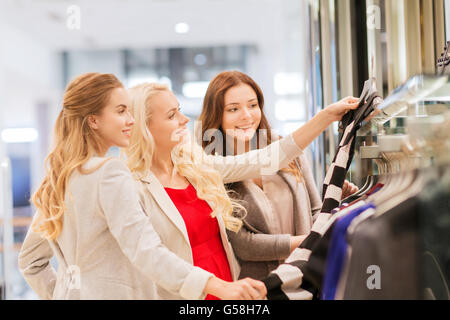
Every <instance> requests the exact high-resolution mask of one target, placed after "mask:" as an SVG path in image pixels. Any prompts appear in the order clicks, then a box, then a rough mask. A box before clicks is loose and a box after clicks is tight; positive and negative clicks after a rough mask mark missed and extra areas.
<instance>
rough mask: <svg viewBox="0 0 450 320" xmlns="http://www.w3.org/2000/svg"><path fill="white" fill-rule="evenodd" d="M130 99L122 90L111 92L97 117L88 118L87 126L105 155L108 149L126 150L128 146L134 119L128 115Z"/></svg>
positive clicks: (117, 89) (116, 89)
mask: <svg viewBox="0 0 450 320" xmlns="http://www.w3.org/2000/svg"><path fill="white" fill-rule="evenodd" d="M129 106H130V97H129V95H128V92H127V91H126V90H125V89H124V88H115V89H113V90H111V95H110V97H109V101H108V103H107V104H106V106H105V107H104V108H103V109H102V110H101V112H100V114H98V115H91V116H89V117H88V123H89V126H90V127H91V128H92V129H93V130H95V131H96V132H97V133H98V135H99V137H100V139H101V144H102V147H103V150H100V153H102V154H105V153H106V152H107V151H108V149H109V148H110V147H114V146H117V147H120V148H126V147H128V145H129V144H130V133H131V128H132V126H133V124H134V118H133V117H132V115H131V114H130V112H129V110H128V107H129Z"/></svg>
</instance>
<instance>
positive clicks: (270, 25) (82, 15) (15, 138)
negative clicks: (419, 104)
mask: <svg viewBox="0 0 450 320" xmlns="http://www.w3.org/2000/svg"><path fill="white" fill-rule="evenodd" d="M446 40H450V1H449V0H108V1H107V0H90V1H87V0H67V1H66V0H0V133H1V139H0V169H1V172H0V219H1V220H0V236H1V237H0V259H1V260H0V262H1V263H0V291H1V292H0V298H1V299H36V298H37V297H36V295H35V294H34V293H33V292H32V291H31V290H30V289H29V287H28V286H27V284H26V283H25V281H24V280H23V278H22V276H21V275H20V273H19V271H18V269H17V253H18V251H19V250H20V247H21V242H22V241H23V238H24V236H25V233H26V231H27V229H28V227H29V225H30V223H31V216H32V214H33V208H32V207H31V206H30V203H29V198H30V195H31V194H32V192H33V191H34V190H36V188H37V186H38V185H39V183H40V182H41V179H42V177H43V174H44V166H43V163H44V159H45V156H46V154H47V153H48V151H49V146H50V144H51V133H52V130H53V124H54V121H55V119H56V116H57V114H58V113H59V111H60V110H61V101H62V94H63V91H64V88H65V86H66V85H67V83H68V82H69V81H70V80H71V79H72V78H73V77H75V76H76V75H79V74H81V73H84V72H103V73H114V74H115V75H116V76H118V78H119V79H120V80H121V81H122V82H123V83H124V85H125V86H127V87H130V86H133V85H135V84H138V83H140V82H143V81H151V82H161V83H165V84H167V85H169V87H170V88H171V89H172V90H173V91H174V93H175V94H176V96H177V98H178V99H179V101H180V104H181V107H182V110H183V112H184V113H185V114H186V115H187V116H189V117H190V118H191V124H193V122H194V121H195V120H196V118H197V116H198V115H199V113H200V111H201V106H202V100H203V96H204V93H205V91H206V88H207V86H208V83H209V81H210V80H211V79H212V78H213V77H214V76H215V75H216V74H217V73H219V72H221V71H224V70H240V71H243V72H245V73H247V74H249V75H250V76H251V77H252V78H253V79H254V80H255V81H256V82H257V83H258V84H259V85H260V86H261V88H262V90H263V92H264V96H265V100H266V103H265V113H266V115H267V116H268V119H269V122H270V123H271V125H272V127H273V128H274V129H276V130H277V131H278V132H279V133H280V134H281V135H286V134H289V133H290V132H292V131H293V130H294V129H296V128H298V127H299V126H300V125H301V124H303V123H304V122H306V121H307V120H308V119H309V118H311V117H312V116H313V115H314V114H315V113H317V112H318V111H319V110H320V109H322V108H323V107H324V106H326V105H328V104H330V103H332V102H334V101H337V100H339V99H341V98H343V97H345V96H349V95H353V96H359V94H360V91H361V89H362V86H363V84H364V81H365V80H367V79H368V78H369V77H371V76H374V77H376V79H377V86H378V90H379V92H380V93H382V95H384V96H387V95H388V94H389V93H390V92H392V91H393V90H394V89H395V88H396V87H397V86H398V85H400V84H402V83H403V82H404V81H406V80H407V79H408V78H409V77H410V76H412V75H415V74H422V73H430V74H433V73H434V72H435V64H436V59H437V58H438V57H439V56H440V54H441V53H442V51H443V47H444V45H445V41H446ZM386 126H387V129H389V126H391V127H392V128H394V127H396V126H395V123H394V124H392V123H388V124H386ZM338 134H339V133H338V128H337V124H335V125H334V126H332V127H330V128H329V130H328V131H327V132H326V133H324V134H323V135H322V136H321V137H320V138H319V139H317V140H316V141H315V142H314V143H313V144H312V145H311V146H310V148H309V150H308V152H309V155H310V158H311V161H312V163H313V168H314V173H315V177H316V181H317V185H318V186H319V187H320V186H321V184H322V181H323V176H324V173H325V171H326V169H327V165H329V164H330V162H331V160H332V158H333V156H334V152H335V149H336V141H337V137H338ZM360 142H361V141H359V143H360ZM363 176H364V167H363V165H361V164H358V163H355V164H354V166H353V168H352V170H350V176H349V177H348V178H349V179H350V180H352V181H353V182H354V183H356V184H360V183H361V181H362V180H361V179H362V177H363ZM319 189H320V188H319Z"/></svg>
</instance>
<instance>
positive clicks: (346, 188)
mask: <svg viewBox="0 0 450 320" xmlns="http://www.w3.org/2000/svg"><path fill="white" fill-rule="evenodd" d="M358 190H359V188H358V187H357V186H355V185H354V184H353V183H351V182H350V181H348V180H345V181H344V185H343V186H342V198H341V200H344V199H345V198H347V197H349V196H351V195H352V194H354V193H356V192H358Z"/></svg>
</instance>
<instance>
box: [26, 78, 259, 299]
mask: <svg viewBox="0 0 450 320" xmlns="http://www.w3.org/2000/svg"><path fill="white" fill-rule="evenodd" d="M129 106H130V97H129V95H128V92H127V91H126V90H125V89H124V87H123V85H122V83H121V82H120V81H119V80H118V79H117V78H116V77H115V76H114V75H112V74H99V73H87V74H83V75H80V76H78V77H76V78H75V79H74V80H72V81H71V82H70V83H69V85H68V86H67V89H66V91H65V94H64V99H63V108H62V110H61V112H60V114H59V116H58V118H57V120H56V124H55V130H54V146H53V149H52V151H51V152H50V154H49V155H48V157H47V161H46V163H47V170H46V175H45V177H44V179H43V181H42V183H41V185H40V187H39V188H38V190H37V191H36V193H35V194H34V196H33V203H34V204H35V206H36V208H37V213H36V214H35V216H34V219H33V223H32V227H31V228H30V229H29V230H28V233H27V236H26V238H25V240H24V243H23V246H22V248H21V250H20V253H19V268H20V271H21V273H22V274H23V276H24V278H25V280H26V281H27V282H28V284H29V285H30V287H31V288H32V289H33V290H34V291H35V292H36V293H37V294H38V295H39V297H40V298H42V299H117V300H121V299H157V298H160V297H158V296H157V294H156V290H155V285H154V283H156V284H157V285H158V287H160V288H164V290H167V292H173V293H174V294H176V295H177V296H178V297H180V298H183V299H201V298H202V297H204V296H205V295H206V294H216V295H218V296H220V297H222V298H231V299H251V298H263V297H264V294H265V293H264V291H263V289H264V286H262V285H261V284H260V283H259V282H258V283H257V282H251V281H241V282H239V283H238V284H233V283H231V284H229V285H228V286H227V287H226V289H227V290H224V289H223V286H222V287H220V288H219V287H218V286H217V285H216V284H217V281H216V280H215V277H214V276H213V274H212V273H210V272H208V271H206V270H203V269H200V268H198V267H194V266H193V265H192V264H190V263H187V262H186V261H184V260H183V259H181V258H180V257H178V256H177V255H175V254H174V253H173V252H171V251H169V250H168V249H167V247H165V246H164V245H163V244H162V242H161V239H160V238H159V236H158V234H157V233H156V232H155V230H154V228H153V226H152V224H151V222H150V220H149V218H148V217H147V215H146V214H145V213H144V212H143V211H142V206H141V204H140V202H139V198H138V193H137V190H136V186H135V182H134V180H133V177H132V175H131V173H130V171H129V169H128V168H127V166H126V163H125V162H123V161H122V160H120V159H114V158H108V157H106V153H107V151H108V149H109V148H111V147H114V146H115V147H121V148H126V147H128V145H129V140H130V134H131V128H132V127H133V125H134V122H135V121H134V118H133V117H132V116H131V114H130V112H129ZM52 256H56V258H57V261H58V270H57V271H55V270H54V268H53V267H52V266H51V264H50V259H51V258H52ZM258 286H259V287H260V289H259V290H258V289H255V287H256V288H258Z"/></svg>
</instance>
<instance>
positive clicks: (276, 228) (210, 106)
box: [199, 71, 357, 279]
mask: <svg viewBox="0 0 450 320" xmlns="http://www.w3.org/2000/svg"><path fill="white" fill-rule="evenodd" d="M263 106H264V97H263V93H262V91H261V89H260V88H259V86H258V85H257V84H256V82H255V81H254V80H253V79H251V78H250V77H249V76H248V75H246V74H244V73H242V72H239V71H225V72H222V73H220V74H218V75H217V76H216V77H215V78H214V79H213V80H212V81H211V82H210V84H209V87H208V90H207V92H206V95H205V99H204V102H203V110H202V113H201V115H200V117H199V122H200V123H201V125H202V127H201V135H202V138H203V141H202V142H203V143H202V144H203V147H204V148H205V150H206V151H207V153H211V152H213V153H217V154H223V155H236V154H242V153H245V152H248V151H250V150H252V149H255V150H257V149H259V148H262V147H263V146H265V145H269V144H271V143H272V141H275V140H278V136H276V135H274V134H273V132H272V131H271V129H270V126H269V123H268V121H267V119H266V117H265V115H264V112H263ZM217 133H219V135H220V136H223V137H224V140H220V139H217V138H216V136H215V135H217ZM212 138H214V140H213V141H212V142H211V140H212ZM280 168H281V170H279V171H278V172H276V173H274V174H269V175H262V176H261V177H257V178H255V179H246V180H244V181H240V182H234V183H230V184H227V189H228V190H230V191H232V195H233V198H234V199H238V200H240V201H241V202H242V204H243V205H244V206H245V208H246V211H247V215H246V216H245V218H244V219H243V222H244V227H243V228H242V229H241V231H240V232H238V233H233V232H229V233H228V235H229V238H230V240H231V244H232V246H233V249H234V251H235V253H236V255H237V257H238V260H239V262H240V264H241V272H240V276H239V277H240V278H244V277H252V278H255V279H263V278H265V277H266V276H267V275H268V274H269V272H270V271H272V270H273V269H275V268H276V267H277V266H278V264H279V263H280V262H281V261H283V260H284V259H285V258H287V257H288V256H289V254H290V252H291V251H292V250H294V249H295V248H296V247H298V246H299V244H300V243H301V241H302V240H303V239H304V238H305V237H306V235H307V234H308V233H309V232H310V229H311V226H312V223H313V219H314V215H315V214H316V213H318V212H319V211H320V209H321V206H322V201H321V199H320V195H319V192H318V190H317V187H316V185H315V182H314V178H313V173H312V170H311V167H310V164H309V161H308V159H307V157H306V155H305V154H301V155H300V156H299V157H297V158H296V159H294V160H293V161H292V162H290V163H288V164H286V166H282V167H280ZM356 190H357V187H356V186H354V185H353V184H351V183H349V182H346V184H345V188H344V191H345V194H346V195H349V194H351V193H353V192H356Z"/></svg>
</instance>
